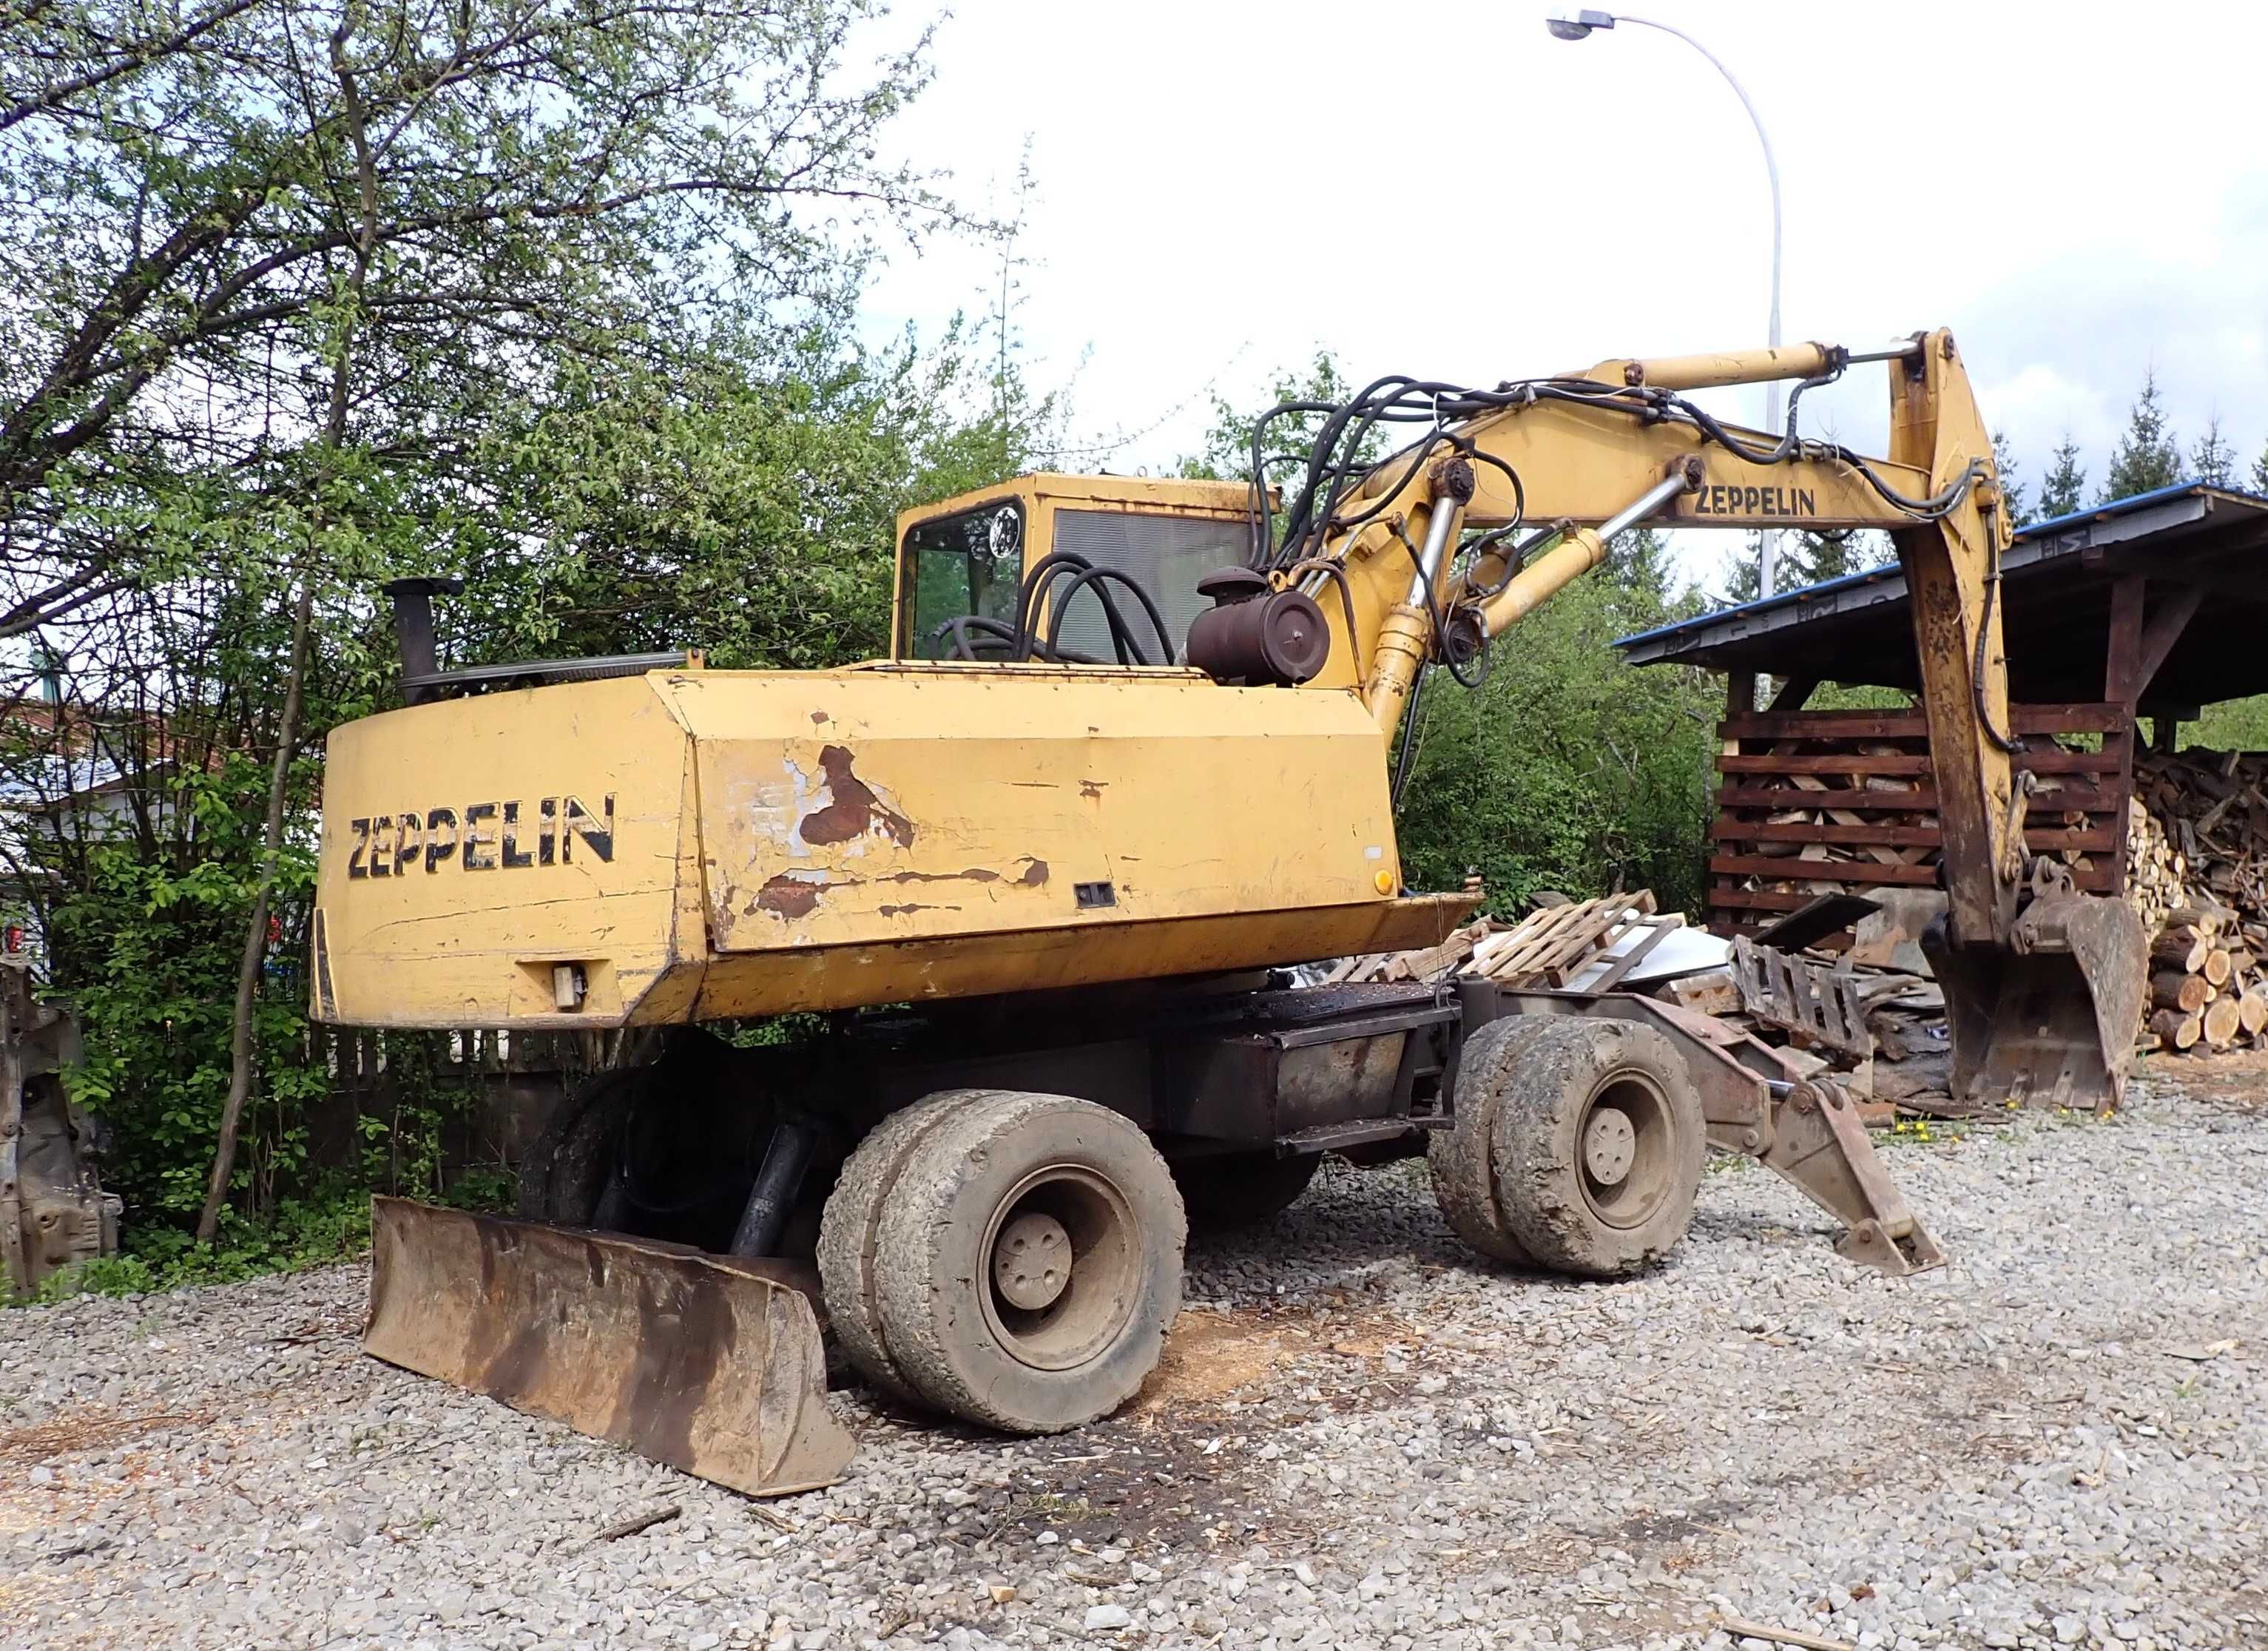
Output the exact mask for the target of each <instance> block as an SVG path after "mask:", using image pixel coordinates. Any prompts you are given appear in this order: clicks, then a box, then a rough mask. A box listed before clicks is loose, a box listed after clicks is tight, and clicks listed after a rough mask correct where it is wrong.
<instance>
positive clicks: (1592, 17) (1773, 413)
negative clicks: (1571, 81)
mask: <svg viewBox="0 0 2268 1651" xmlns="http://www.w3.org/2000/svg"><path fill="white" fill-rule="evenodd" d="M1617 23H1635V24H1637V25H1638V26H1640V27H1642V28H1649V29H1660V30H1661V32H1662V33H1664V34H1675V36H1676V37H1677V38H1678V39H1679V40H1681V41H1684V42H1685V43H1686V44H1687V45H1688V46H1690V47H1691V48H1693V49H1694V50H1695V51H1697V52H1698V53H1700V54H1701V55H1703V56H1704V57H1705V58H1707V59H1708V60H1709V63H1710V65H1711V67H1712V68H1714V69H1715V70H1716V71H1717V72H1718V73H1719V74H1720V75H1722V76H1724V77H1725V84H1726V85H1728V86H1730V87H1732V89H1733V95H1734V97H1736V98H1738V99H1740V100H1741V107H1742V108H1744V109H1746V110H1747V111H1748V112H1749V124H1750V125H1752V126H1754V127H1755V128H1756V141H1757V142H1758V143H1760V144H1763V145H1764V173H1765V175H1766V176H1767V177H1769V178H1770V179H1771V209H1772V256H1771V320H1770V321H1768V322H1767V323H1766V325H1765V330H1764V342H1765V343H1768V344H1770V345H1771V347H1772V348H1773V349H1775V350H1777V349H1778V348H1779V163H1778V161H1776V160H1774V159H1773V158H1772V146H1771V138H1770V137H1769V136H1766V135H1765V132H1764V121H1763V119H1762V118H1761V117H1760V116H1759V115H1758V114H1756V105H1755V104H1753V103H1751V102H1749V94H1748V93H1747V92H1745V91H1743V90H1742V86H1741V83H1740V82H1739V81H1737V80H1735V79H1734V78H1733V71H1732V70H1729V69H1727V68H1726V67H1725V65H1724V64H1723V63H1719V62H1718V61H1717V55H1716V54H1715V53H1714V52H1712V51H1711V50H1710V49H1709V48H1707V47H1705V46H1704V45H1703V44H1702V43H1701V42H1700V41H1697V40H1695V39H1694V38H1693V37H1692V36H1691V35H1690V34H1688V33H1686V32H1685V31H1684V30H1683V29H1678V28H1672V27H1670V26H1669V25H1668V24H1667V23H1656V22H1655V21H1654V20H1653V18H1634V17H1631V15H1630V14H1629V13H1628V12H1624V13H1623V14H1622V15H1620V16H1616V14H1615V13H1614V12H1612V11H1578V12H1577V13H1575V15H1574V16H1572V17H1556V18H1545V19H1544V26H1545V27H1547V28H1549V29H1550V31H1551V38H1552V39H1553V40H1556V41H1580V40H1588V39H1589V38H1590V36H1591V33H1592V31H1593V30H1594V29H1610V28H1612V27H1614V26H1615V25H1616V24H1617ZM1779 398H1780V387H1779V380H1777V379H1774V380H1770V381H1769V382H1767V383H1766V384H1765V386H1764V428H1765V429H1766V430H1768V431H1771V433H1772V434H1773V435H1774V436H1775V437H1777V436H1778V434H1779V407H1780V402H1779ZM1778 549H1779V534H1778V533H1777V532H1775V531H1774V530H1772V529H1771V528H1769V527H1768V528H1766V529H1765V530H1764V533H1763V534H1762V535H1761V545H1760V553H1759V555H1758V556H1757V558H1756V561H1757V566H1756V591H1757V593H1758V594H1759V595H1762V596H1769V595H1771V593H1772V564H1773V562H1774V560H1775V559H1776V553H1777V552H1778Z"/></svg>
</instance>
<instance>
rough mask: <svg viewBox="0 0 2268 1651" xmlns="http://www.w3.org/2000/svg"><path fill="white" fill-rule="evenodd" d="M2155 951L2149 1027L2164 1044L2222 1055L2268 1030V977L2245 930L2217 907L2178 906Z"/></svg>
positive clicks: (2160, 1044) (2161, 1045) (2152, 949)
mask: <svg viewBox="0 0 2268 1651" xmlns="http://www.w3.org/2000/svg"><path fill="white" fill-rule="evenodd" d="M2166 915H2167V919H2168V920H2167V922H2166V925H2165V926H2164V927H2163V928H2161V930H2160V931H2159V932H2158V938H2157V939H2156V940H2154V942H2153V943H2152V945H2151V947H2150V1004H2149V1028H2150V1031H2151V1032H2152V1033H2153V1034H2154V1036H2156V1039H2157V1043H2158V1047H2159V1048H2161V1049H2169V1050H2183V1049H2195V1048H2198V1047H2199V1046H2203V1047H2204V1048H2206V1049H2210V1050H2224V1049H2227V1048H2228V1047H2229V1045H2230V1044H2232V1043H2235V1042H2237V1040H2238V1039H2239V1038H2240V1037H2241V1038H2242V1039H2244V1040H2246V1041H2248V1042H2249V1041H2250V1040H2252V1039H2254V1038H2257V1037H2258V1036H2260V1033H2261V1031H2262V1029H2263V1028H2268V977H2264V972H2263V970H2262V969H2261V968H2260V965H2259V962H2258V959H2257V955H2256V954H2255V953H2254V952H2253V950H2252V947H2251V946H2250V937H2248V936H2247V935H2246V933H2245V932H2244V925H2242V923H2241V922H2239V921H2238V920H2237V919H2236V918H2235V913H2233V912H2229V911H2228V910H2224V909H2222V908H2220V907H2215V906H2179V907H2176V908H2175V909H2174V910H2172V911H2169V912H2168V913H2167V914H2166Z"/></svg>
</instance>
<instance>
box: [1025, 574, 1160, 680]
mask: <svg viewBox="0 0 2268 1651" xmlns="http://www.w3.org/2000/svg"><path fill="white" fill-rule="evenodd" d="M1113 582H1115V583H1117V584H1120V585H1123V586H1125V587H1126V588H1127V589H1128V590H1130V591H1131V592H1133V593H1134V597H1135V600H1136V601H1139V602H1140V603H1141V604H1142V611H1143V613H1144V614H1145V615H1146V616H1147V617H1148V619H1149V621H1150V626H1151V629H1152V630H1155V631H1156V632H1157V636H1158V652H1159V653H1160V655H1161V656H1162V657H1161V658H1160V659H1159V660H1156V661H1154V662H1155V663H1157V664H1161V665H1171V664H1172V663H1173V662H1174V633H1173V632H1172V631H1171V630H1168V629H1167V626H1166V616H1165V615H1163V614H1161V613H1160V612H1159V611H1158V604H1157V602H1156V601H1153V600H1152V597H1151V595H1150V593H1149V592H1148V591H1146V590H1145V589H1143V588H1142V586H1141V583H1140V582H1139V581H1138V580H1137V579H1133V578H1131V577H1130V576H1129V575H1127V574H1124V573H1122V572H1120V571H1118V570H1117V569H1116V568H1105V567H1092V568H1089V569H1087V570H1086V572H1084V573H1081V574H1080V575H1079V576H1078V577H1077V578H1076V579H1072V580H1071V583H1070V584H1068V585H1067V586H1064V593H1063V598H1062V600H1061V601H1057V603H1056V604H1055V605H1054V611H1053V613H1052V614H1051V615H1049V620H1048V647H1049V651H1050V652H1052V651H1053V650H1054V649H1055V647H1056V645H1057V638H1059V637H1060V636H1061V635H1062V633H1063V622H1064V615H1065V614H1066V613H1068V612H1069V611H1070V609H1071V598H1073V597H1074V596H1076V595H1078V594H1079V592H1081V591H1082V590H1085V589H1086V587H1087V586H1089V585H1090V584H1092V585H1093V586H1094V593H1095V594H1096V595H1097V596H1098V597H1101V599H1102V604H1103V611H1104V612H1105V613H1106V614H1109V615H1113V618H1114V621H1115V620H1116V605H1115V604H1114V603H1113V602H1112V601H1111V600H1110V597H1109V593H1108V592H1107V591H1106V590H1105V589H1104V588H1103V587H1104V586H1105V585H1106V584H1109V583H1113ZM1126 644H1127V646H1128V647H1130V648H1131V649H1132V652H1133V653H1134V657H1133V658H1132V659H1128V658H1127V657H1126V652H1125V650H1124V649H1122V650H1121V652H1120V654H1119V660H1118V662H1119V663H1120V664H1121V665H1149V664H1151V663H1152V662H1153V661H1152V660H1149V659H1148V658H1146V657H1145V656H1144V655H1143V653H1142V652H1141V650H1140V649H1139V648H1138V647H1134V646H1133V638H1132V637H1131V636H1130V635H1129V636H1128V637H1127V638H1126Z"/></svg>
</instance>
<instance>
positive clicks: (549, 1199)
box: [513, 1066, 653, 1227]
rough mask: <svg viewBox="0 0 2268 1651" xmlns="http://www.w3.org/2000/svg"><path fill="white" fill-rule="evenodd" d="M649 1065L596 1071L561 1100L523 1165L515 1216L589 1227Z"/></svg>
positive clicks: (556, 1224) (562, 1224) (545, 1122)
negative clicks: (631, 1106)
mask: <svg viewBox="0 0 2268 1651" xmlns="http://www.w3.org/2000/svg"><path fill="white" fill-rule="evenodd" d="M652 1075H653V1069H652V1067H651V1066H615V1067H611V1068H609V1069H608V1070H607V1071H604V1072H593V1073H592V1074H591V1075H590V1076H589V1077H587V1078H585V1079H584V1080H583V1081H582V1082H580V1083H578V1084H577V1085H576V1086H575V1087H574V1088H572V1089H571V1090H570V1091H568V1092H567V1094H565V1095H562V1096H561V1097H560V1098H559V1104H558V1105H556V1106H555V1107H553V1108H552V1109H551V1116H550V1117H549V1118H546V1119H545V1120H544V1124H543V1129H542V1131H541V1133H540V1134H538V1135H537V1136H536V1138H535V1142H534V1145H533V1146H530V1147H529V1148H528V1150H527V1157H526V1158H525V1159H524V1160H523V1161H521V1163H520V1166H519V1196H518V1198H517V1200H516V1201H515V1203H514V1205H513V1211H514V1213H516V1214H517V1215H518V1216H519V1219H520V1220H524V1221H547V1222H549V1223H550V1224H551V1225H553V1226H555V1227H588V1226H590V1225H591V1222H592V1219H593V1217H594V1216H595V1215H596V1214H597V1213H598V1209H599V1198H600V1194H602V1193H603V1192H604V1191H605V1190H606V1186H607V1178H608V1176H611V1175H613V1174H614V1172H615V1160H616V1158H618V1157H619V1156H620V1155H621V1153H622V1129H623V1125H624V1124H625V1123H626V1121H627V1120H628V1118H629V1117H630V1102H631V1100H632V1098H633V1096H634V1095H635V1093H636V1091H637V1087H638V1086H639V1085H640V1084H642V1083H644V1082H645V1081H647V1080H649V1079H651V1078H652Z"/></svg>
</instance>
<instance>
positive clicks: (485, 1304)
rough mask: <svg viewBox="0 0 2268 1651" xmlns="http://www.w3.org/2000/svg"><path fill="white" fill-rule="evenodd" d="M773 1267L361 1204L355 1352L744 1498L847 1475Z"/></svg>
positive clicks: (808, 1329) (807, 1299) (810, 1321)
mask: <svg viewBox="0 0 2268 1651" xmlns="http://www.w3.org/2000/svg"><path fill="white" fill-rule="evenodd" d="M798 1271H799V1270H798V1269H795V1268H793V1267H792V1266H790V1265H788V1264H783V1263H777V1262H765V1261H744V1260H740V1259H738V1258H735V1257H726V1256H712V1255H710V1254H707V1253H705V1252H703V1251H701V1250H696V1249H686V1248H684V1247H682V1246H681V1245H676V1244H665V1243H659V1242H653V1241H652V1240H649V1239H638V1238H628V1237H624V1236H622V1235H618V1234H601V1233H592V1232H583V1231H578V1230H574V1229H570V1228H566V1227H546V1226H541V1225H538V1224H536V1223H534V1222H528V1221H512V1220H504V1219H502V1218H501V1217H497V1216H492V1215H475V1214H471V1213H468V1212H465V1211H462V1210H446V1209H438V1208H436V1207H434V1206H432V1205H423V1204H416V1203H412V1202H410V1201H409V1200H408V1199H405V1198H373V1199H372V1200H371V1284H370V1316H369V1317H368V1319H367V1320H366V1321H365V1323H364V1326H363V1342H362V1345H363V1351H364V1352H366V1353H369V1354H371V1355H372V1357H374V1358H378V1359H382V1360H386V1362H387V1363H388V1364H394V1365H399V1366H401V1367H402V1368H404V1369H406V1370H414V1371H416V1372H417V1373H418V1374H419V1375H430V1376H435V1377H438V1378H439V1379H440V1380H442V1381H444V1382H449V1383H451V1384H452V1385H453V1386H457V1387H461V1388H467V1389H471V1390H472V1391H474V1392H475V1393H484V1394H487V1395H488V1396H489V1397H491V1398H496V1399H500V1400H502V1401H503V1402H504V1404H509V1405H511V1406H512V1408H513V1409H515V1410H519V1411H527V1413H528V1414H530V1415H533V1416H541V1417H546V1418H549V1419H551V1420H553V1421H558V1422H564V1423H565V1424H566V1425H567V1426H570V1427H572V1428H573V1429H575V1430H576V1431H577V1432H578V1433H582V1434H590V1435H592V1436H593V1437H594V1438H598V1439H604V1440H607V1441H610V1442H611V1443H614V1444H617V1445H621V1446H622V1447H623V1448H626V1449H630V1450H634V1451H636V1452H637V1453H638V1454H639V1455H640V1456H646V1457H649V1458H651V1459H652V1460H653V1461H656V1462H659V1463H666V1464H667V1465H668V1466H670V1467H674V1468H679V1469H681V1470H684V1471H685V1472H688V1473H691V1474H695V1475H697V1476H698V1477H700V1478H704V1479H709V1480H712V1481H714V1482H715V1483H717V1484H718V1485H725V1486H726V1487H728V1488H730V1489H732V1490H736V1491H741V1492H745V1493H747V1494H749V1495H751V1496H784V1495H786V1494H788V1493H791V1492H795V1491H806V1490H816V1489H819V1488H820V1487H821V1486H823V1485H832V1484H833V1483H835V1481H836V1480H837V1479H839V1478H842V1476H843V1469H844V1468H845V1467H846V1466H848V1465H849V1463H850V1461H851V1452H852V1449H853V1448H854V1445H853V1441H852V1439H851V1434H850V1433H849V1431H848V1430H847V1429H845V1428H844V1427H843V1425H842V1424H841V1423H840V1422H838V1421H836V1419H835V1418H834V1416H833V1414H832V1413H831V1412H829V1411H828V1408H827V1372H826V1362H825V1357H824V1353H823V1350H822V1347H821V1340H820V1324H819V1316H818V1314H817V1313H816V1311H815V1310H814V1307H813V1301H814V1294H809V1293H806V1289H805V1288H804V1287H802V1283H801V1280H800V1279H798V1278H797V1277H796V1274H797V1273H798Z"/></svg>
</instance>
